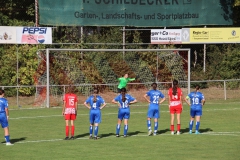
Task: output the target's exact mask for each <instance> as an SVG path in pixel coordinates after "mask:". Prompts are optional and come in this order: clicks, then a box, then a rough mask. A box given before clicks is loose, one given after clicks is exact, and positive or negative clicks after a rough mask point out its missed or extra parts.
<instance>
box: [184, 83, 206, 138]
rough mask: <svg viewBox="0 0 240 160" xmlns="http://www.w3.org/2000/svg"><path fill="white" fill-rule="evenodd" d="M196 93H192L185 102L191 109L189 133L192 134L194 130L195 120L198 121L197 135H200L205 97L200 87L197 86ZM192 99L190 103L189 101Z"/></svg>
mask: <svg viewBox="0 0 240 160" xmlns="http://www.w3.org/2000/svg"><path fill="white" fill-rule="evenodd" d="M195 89H196V91H194V92H191V93H190V94H188V96H187V97H186V98H185V101H186V102H187V104H188V105H189V106H191V108H190V116H191V117H190V122H189V133H190V134H192V128H193V122H194V119H196V129H195V134H199V133H200V132H199V126H200V118H201V116H202V106H203V105H204V103H205V98H204V95H203V94H202V93H201V92H200V91H199V90H200V87H199V86H198V85H197V86H196V88H195ZM188 99H190V103H189V101H188Z"/></svg>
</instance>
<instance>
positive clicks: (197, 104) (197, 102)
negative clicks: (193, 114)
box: [190, 92, 204, 109]
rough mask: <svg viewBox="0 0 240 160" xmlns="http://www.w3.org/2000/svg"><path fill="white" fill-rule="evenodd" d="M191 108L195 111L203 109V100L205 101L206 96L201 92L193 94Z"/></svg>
mask: <svg viewBox="0 0 240 160" xmlns="http://www.w3.org/2000/svg"><path fill="white" fill-rule="evenodd" d="M190 98H191V107H192V108H195V109H201V108H202V100H203V99H204V95H203V94H202V93H201V92H191V94H190Z"/></svg>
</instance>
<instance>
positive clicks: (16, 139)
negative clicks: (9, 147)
mask: <svg viewBox="0 0 240 160" xmlns="http://www.w3.org/2000/svg"><path fill="white" fill-rule="evenodd" d="M24 140H26V137H22V138H14V139H10V142H11V143H16V142H20V141H24ZM1 143H6V141H3V142H1Z"/></svg>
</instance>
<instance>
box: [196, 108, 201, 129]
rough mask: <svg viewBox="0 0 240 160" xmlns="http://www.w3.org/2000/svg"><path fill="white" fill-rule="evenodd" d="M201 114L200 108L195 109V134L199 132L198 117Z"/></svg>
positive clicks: (199, 117)
mask: <svg viewBox="0 0 240 160" xmlns="http://www.w3.org/2000/svg"><path fill="white" fill-rule="evenodd" d="M201 116H202V110H197V111H196V116H195V118H196V131H195V134H199V133H200V132H199V127H200V119H201Z"/></svg>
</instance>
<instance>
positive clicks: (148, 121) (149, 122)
mask: <svg viewBox="0 0 240 160" xmlns="http://www.w3.org/2000/svg"><path fill="white" fill-rule="evenodd" d="M147 127H148V130H149V131H150V130H151V120H147Z"/></svg>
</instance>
